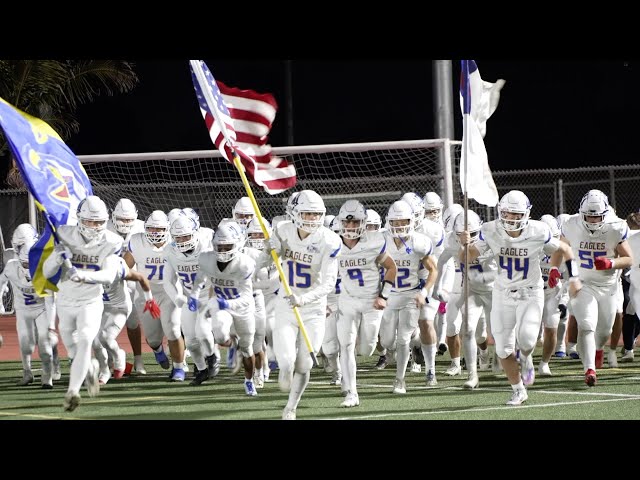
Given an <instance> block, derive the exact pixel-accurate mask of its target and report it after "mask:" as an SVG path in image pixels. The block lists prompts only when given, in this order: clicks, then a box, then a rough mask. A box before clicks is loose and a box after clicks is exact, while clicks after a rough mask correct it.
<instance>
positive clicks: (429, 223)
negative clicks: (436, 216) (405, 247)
mask: <svg viewBox="0 0 640 480" xmlns="http://www.w3.org/2000/svg"><path fill="white" fill-rule="evenodd" d="M416 232H418V233H422V234H424V235H426V236H427V237H429V240H431V243H432V244H433V253H432V254H431V255H433V256H434V257H435V259H436V261H437V260H438V258H439V257H440V254H441V253H442V251H443V250H444V239H445V231H444V227H443V226H442V225H440V224H439V223H437V222H434V221H433V220H429V219H428V218H425V219H423V220H422V223H421V224H420V228H419V229H418V228H416Z"/></svg>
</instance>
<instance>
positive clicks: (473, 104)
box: [460, 60, 505, 207]
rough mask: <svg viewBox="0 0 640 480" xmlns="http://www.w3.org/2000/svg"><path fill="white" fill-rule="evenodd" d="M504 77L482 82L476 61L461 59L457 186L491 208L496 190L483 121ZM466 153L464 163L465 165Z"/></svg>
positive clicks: (496, 193)
mask: <svg viewBox="0 0 640 480" xmlns="http://www.w3.org/2000/svg"><path fill="white" fill-rule="evenodd" d="M504 84H505V81H504V80H498V81H497V82H496V83H490V82H484V81H483V80H482V78H481V77H480V72H479V71H478V67H477V65H476V62H474V61H473V60H462V72H461V75H460V106H461V109H462V115H463V134H462V158H461V160H460V185H461V187H462V191H463V192H464V190H465V176H466V174H467V171H468V174H469V178H468V180H467V181H466V187H467V189H468V191H467V196H468V197H469V198H473V199H475V200H476V201H477V202H478V203H481V204H483V205H489V206H491V207H493V206H495V205H497V203H498V189H497V188H496V184H495V182H494V181H493V176H492V175H491V169H490V168H489V160H488V158H487V150H486V148H485V146H484V140H483V138H484V136H485V134H486V123H487V120H488V119H489V117H490V116H491V115H492V114H493V112H494V111H495V110H496V108H497V106H498V102H499V100H500V90H501V89H502V87H503V86H504ZM467 155H468V166H467Z"/></svg>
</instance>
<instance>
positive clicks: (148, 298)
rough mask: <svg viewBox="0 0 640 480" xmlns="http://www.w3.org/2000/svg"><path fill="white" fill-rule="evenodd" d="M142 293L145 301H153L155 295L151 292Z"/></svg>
mask: <svg viewBox="0 0 640 480" xmlns="http://www.w3.org/2000/svg"><path fill="white" fill-rule="evenodd" d="M142 293H144V299H145V300H147V301H149V300H152V299H153V294H152V293H151V290H149V291H148V292H145V291H143V292H142Z"/></svg>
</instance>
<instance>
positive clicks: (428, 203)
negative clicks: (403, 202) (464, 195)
mask: <svg viewBox="0 0 640 480" xmlns="http://www.w3.org/2000/svg"><path fill="white" fill-rule="evenodd" d="M422 203H423V205H424V216H425V217H426V218H428V219H429V220H432V221H434V222H439V221H440V219H441V218H442V210H443V209H444V203H442V199H441V198H440V195H438V194H437V193H436V192H427V193H426V194H425V196H424V199H423V200H422Z"/></svg>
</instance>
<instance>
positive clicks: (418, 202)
mask: <svg viewBox="0 0 640 480" xmlns="http://www.w3.org/2000/svg"><path fill="white" fill-rule="evenodd" d="M401 200H404V201H405V202H407V203H408V204H409V205H411V208H412V210H413V225H414V228H420V225H422V219H423V218H424V202H423V201H422V198H420V195H418V194H417V193H414V192H407V193H405V194H404V195H403V196H402V198H401Z"/></svg>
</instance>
